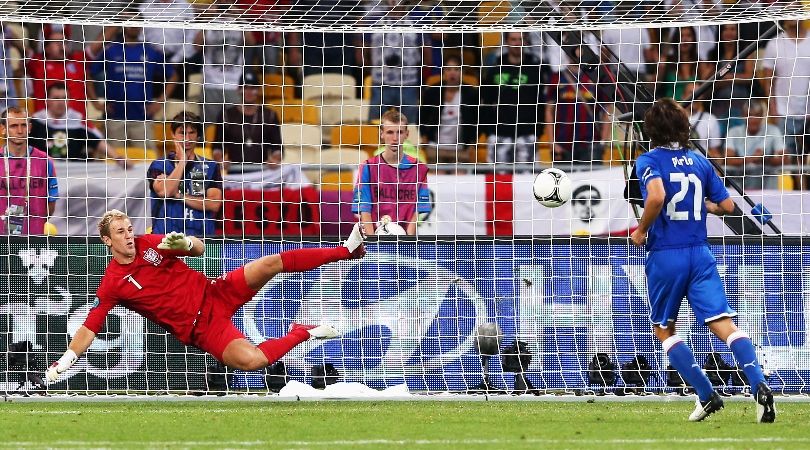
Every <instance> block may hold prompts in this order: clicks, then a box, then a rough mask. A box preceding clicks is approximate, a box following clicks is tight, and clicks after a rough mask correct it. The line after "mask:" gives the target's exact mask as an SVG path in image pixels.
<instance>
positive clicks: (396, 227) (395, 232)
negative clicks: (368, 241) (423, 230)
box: [374, 216, 408, 236]
mask: <svg viewBox="0 0 810 450" xmlns="http://www.w3.org/2000/svg"><path fill="white" fill-rule="evenodd" d="M374 234H376V235H377V236H405V235H406V234H408V233H407V232H406V231H405V229H404V228H402V226H401V225H400V224H398V223H396V222H392V221H391V217H389V216H383V217H382V219H381V220H380V224H379V226H378V227H377V229H376V230H375V231H374Z"/></svg>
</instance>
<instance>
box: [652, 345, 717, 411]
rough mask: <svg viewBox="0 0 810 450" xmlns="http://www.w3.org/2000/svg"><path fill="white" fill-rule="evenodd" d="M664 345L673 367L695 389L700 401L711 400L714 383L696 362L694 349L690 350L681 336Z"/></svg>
mask: <svg viewBox="0 0 810 450" xmlns="http://www.w3.org/2000/svg"><path fill="white" fill-rule="evenodd" d="M662 345H663V347H664V351H665V352H667V356H668V357H669V362H670V364H672V367H674V368H675V370H677V371H678V373H679V374H681V377H683V379H684V381H686V382H687V383H689V385H690V386H692V387H693V388H695V391H697V394H698V397H699V398H700V401H702V402H705V401H706V400H709V398H711V396H712V394H713V393H714V389H713V388H712V383H711V382H710V381H709V378H708V377H707V376H706V374H705V373H703V370H702V369H701V368H700V366H699V365H698V364H697V361H695V355H694V353H692V349H691V348H689V346H688V345H686V344H685V343H684V342H683V341H682V340H681V338H680V337H679V336H672V337H670V338H667V340H665V341H664V342H663V343H662Z"/></svg>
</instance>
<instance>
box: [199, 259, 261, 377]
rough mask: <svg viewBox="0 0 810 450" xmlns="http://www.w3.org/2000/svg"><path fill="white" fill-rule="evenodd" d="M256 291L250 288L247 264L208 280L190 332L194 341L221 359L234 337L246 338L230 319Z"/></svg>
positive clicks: (201, 348)
mask: <svg viewBox="0 0 810 450" xmlns="http://www.w3.org/2000/svg"><path fill="white" fill-rule="evenodd" d="M257 292H258V291H254V290H253V289H251V288H249V287H248V285H247V282H246V281H245V268H244V267H240V268H238V269H236V270H234V271H231V272H228V273H226V274H225V275H223V276H221V277H219V278H216V279H213V280H209V282H208V286H206V289H205V294H204V295H203V303H202V307H201V309H200V313H199V314H198V315H197V321H196V323H195V325H194V330H193V331H192V332H191V339H192V340H191V343H192V344H193V345H194V346H195V347H197V348H199V349H200V350H203V351H205V352H208V353H210V354H211V355H212V356H213V357H214V358H216V359H217V360H219V361H222V353H223V352H225V347H227V346H228V344H230V343H231V342H233V341H234V340H235V339H245V335H244V334H243V333H242V332H241V331H239V330H238V329H237V328H236V327H235V326H234V325H233V322H232V321H231V318H232V317H233V315H234V314H235V313H236V310H238V309H239V308H240V307H242V305H244V304H245V303H247V302H249V301H250V300H251V299H253V297H254V296H255V295H256V293H257ZM223 362H224V361H223Z"/></svg>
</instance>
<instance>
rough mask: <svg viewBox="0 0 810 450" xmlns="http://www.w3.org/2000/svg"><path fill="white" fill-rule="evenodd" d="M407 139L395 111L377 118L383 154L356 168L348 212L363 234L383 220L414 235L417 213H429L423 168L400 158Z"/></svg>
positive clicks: (411, 159)
mask: <svg viewBox="0 0 810 450" xmlns="http://www.w3.org/2000/svg"><path fill="white" fill-rule="evenodd" d="M407 138H408V118H407V117H406V116H405V115H404V114H402V113H400V112H399V111H397V110H395V109H392V110H389V111H386V112H385V114H383V116H382V118H381V124H380V139H382V141H383V142H384V144H385V151H384V152H383V153H381V154H379V155H377V156H374V157H371V158H369V159H368V160H366V162H364V163H363V164H361V165H360V169H359V174H358V181H357V184H356V185H355V187H354V199H355V200H354V203H352V212H353V213H355V214H357V215H358V216H359V219H360V223H361V224H362V225H363V227H364V228H365V231H366V233H367V234H373V233H374V224H376V223H379V222H380V220H381V219H382V218H383V217H384V216H388V217H390V218H391V221H392V222H395V223H397V224H399V225H400V226H401V227H402V228H404V229H405V232H406V233H407V234H409V235H415V234H416V225H417V219H418V217H419V213H426V212H430V209H431V205H430V192H429V191H428V188H427V172H428V168H427V166H426V165H424V164H422V163H420V162H419V161H418V160H417V159H415V158H414V157H412V156H409V155H406V154H403V152H402V143H403V142H404V141H405V139H407Z"/></svg>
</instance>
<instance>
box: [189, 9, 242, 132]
mask: <svg viewBox="0 0 810 450" xmlns="http://www.w3.org/2000/svg"><path fill="white" fill-rule="evenodd" d="M212 7H216V8H219V13H225V12H226V11H227V8H228V7H227V6H222V5H216V4H214V5H212ZM194 44H195V45H197V46H198V48H203V58H202V60H203V68H202V73H203V102H204V103H205V104H204V106H203V122H204V123H205V124H206V125H208V124H213V123H215V121H216V120H217V119H220V118H222V117H224V116H225V109H226V108H227V107H228V105H234V104H238V103H240V102H241V100H242V99H241V98H240V93H239V79H240V78H241V77H242V74H243V73H244V71H245V65H250V64H252V61H253V55H254V52H255V48H254V47H253V46H254V45H255V44H256V39H255V37H254V36H253V33H250V32H246V31H242V30H238V29H231V30H205V31H200V32H199V34H198V35H197V38H196V39H195V40H194Z"/></svg>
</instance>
